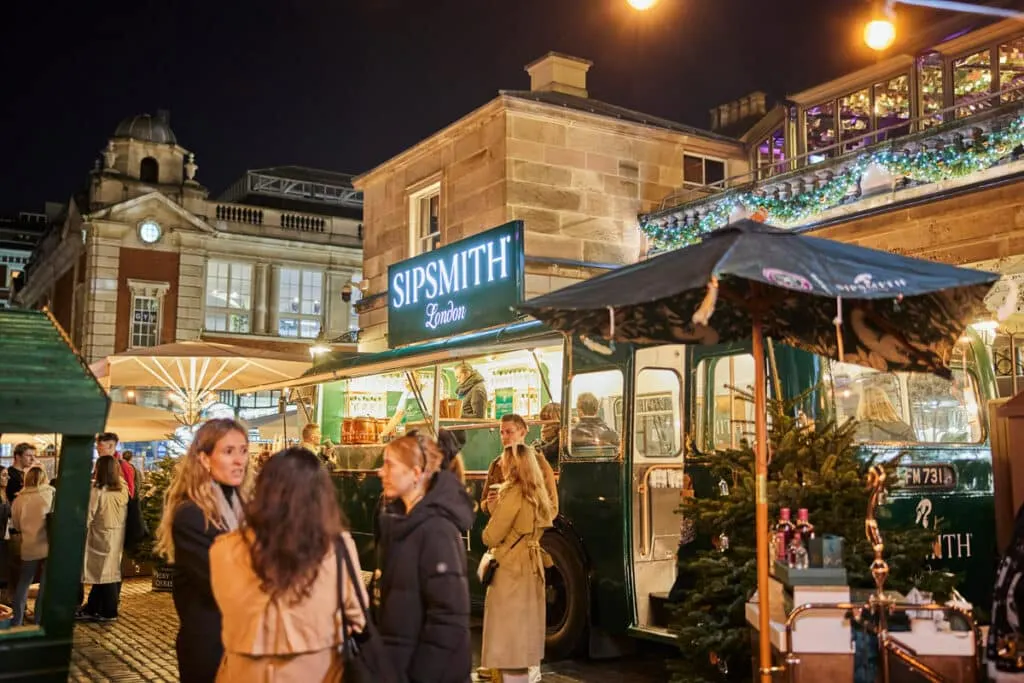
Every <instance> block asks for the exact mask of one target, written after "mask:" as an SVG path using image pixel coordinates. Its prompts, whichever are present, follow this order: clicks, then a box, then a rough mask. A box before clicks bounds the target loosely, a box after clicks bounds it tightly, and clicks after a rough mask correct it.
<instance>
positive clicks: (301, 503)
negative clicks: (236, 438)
mask: <svg viewBox="0 0 1024 683" xmlns="http://www.w3.org/2000/svg"><path fill="white" fill-rule="evenodd" d="M241 528H242V529H243V530H244V531H243V536H242V537H243V538H244V539H245V541H246V544H247V545H248V546H249V557H250V559H251V561H252V568H253V571H255V572H256V576H258V577H259V578H260V588H261V589H262V590H263V592H264V593H267V594H269V595H270V596H271V597H274V598H276V597H279V596H282V595H284V594H286V593H288V594H290V597H291V598H292V602H293V604H294V603H296V602H299V601H301V600H302V599H304V598H307V597H309V594H310V591H311V590H312V588H313V584H314V583H315V582H316V579H317V576H318V575H319V571H320V565H321V564H322V563H323V560H324V557H325V556H326V555H327V554H328V553H329V552H330V550H331V548H332V546H333V544H334V541H335V539H337V538H338V536H339V535H340V534H341V532H342V530H343V529H344V526H343V523H342V518H341V510H340V509H339V508H338V501H337V498H336V496H335V493H334V486H332V485H331V478H330V476H329V475H328V474H327V471H326V470H324V468H323V467H322V466H321V465H320V460H319V459H318V458H317V457H316V456H315V455H313V454H312V453H310V452H309V451H308V450H306V449H305V448H299V447H293V448H289V449H287V450H284V451H282V452H280V453H278V454H277V455H275V456H274V457H273V458H271V459H270V460H268V461H267V463H266V465H265V466H264V467H263V469H262V471H261V472H260V476H259V477H258V478H257V479H256V488H255V490H254V491H253V497H252V500H251V501H250V502H249V503H248V504H247V505H246V509H245V519H244V520H243V521H242V523H241Z"/></svg>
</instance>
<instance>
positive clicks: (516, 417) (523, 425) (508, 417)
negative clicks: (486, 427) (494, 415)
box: [501, 413, 527, 432]
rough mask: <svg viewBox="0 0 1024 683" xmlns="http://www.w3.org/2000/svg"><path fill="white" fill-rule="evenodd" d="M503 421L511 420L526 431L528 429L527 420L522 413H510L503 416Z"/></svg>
mask: <svg viewBox="0 0 1024 683" xmlns="http://www.w3.org/2000/svg"><path fill="white" fill-rule="evenodd" d="M501 421H502V422H511V423H513V424H515V425H516V426H517V427H519V428H520V429H522V430H523V431H524V432H525V431H527V428H526V420H524V419H523V416H522V415H516V414H515V413H509V414H508V415H502V416H501Z"/></svg>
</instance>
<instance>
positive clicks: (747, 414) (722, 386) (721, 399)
mask: <svg viewBox="0 0 1024 683" xmlns="http://www.w3.org/2000/svg"><path fill="white" fill-rule="evenodd" d="M697 373H698V377H699V378H700V379H699V380H698V383H697V390H698V392H700V393H699V396H700V399H699V404H700V407H704V406H705V401H708V400H710V403H708V404H706V405H707V407H708V408H709V409H710V410H709V412H710V418H711V423H710V429H708V427H705V426H704V421H703V419H702V420H701V421H700V423H699V424H700V427H701V429H700V431H698V433H697V439H698V446H699V447H700V448H701V449H702V450H703V451H705V452H708V451H713V450H719V449H725V448H739V447H740V446H741V443H740V442H741V441H742V440H744V439H746V440H748V441H751V442H752V441H753V436H754V403H753V401H752V400H750V398H749V397H748V396H747V394H750V395H752V394H753V392H754V357H753V356H752V355H750V354H749V353H745V354H739V355H734V356H727V357H724V358H713V359H708V360H704V361H701V364H700V366H698V368H697ZM709 375H710V377H708V376H709ZM705 377H708V379H710V383H711V386H710V387H706V386H704V381H703V380H704V378H705ZM702 412H705V411H702ZM708 432H710V433H708Z"/></svg>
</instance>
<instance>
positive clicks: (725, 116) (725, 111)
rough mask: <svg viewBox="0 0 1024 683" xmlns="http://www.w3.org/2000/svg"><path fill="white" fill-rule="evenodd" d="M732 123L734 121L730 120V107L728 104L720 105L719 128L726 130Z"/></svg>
mask: <svg viewBox="0 0 1024 683" xmlns="http://www.w3.org/2000/svg"><path fill="white" fill-rule="evenodd" d="M730 123H732V119H731V118H729V105H728V104H720V105H718V127H719V128H725V127H726V126H728V125H729V124H730Z"/></svg>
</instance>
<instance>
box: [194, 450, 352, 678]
mask: <svg viewBox="0 0 1024 683" xmlns="http://www.w3.org/2000/svg"><path fill="white" fill-rule="evenodd" d="M341 543H344V544H345V545H344V548H345V551H346V552H345V555H347V557H348V561H349V562H350V563H351V565H352V568H353V569H354V570H355V575H356V576H359V575H360V574H359V571H360V569H359V557H358V555H357V554H356V547H355V543H354V542H353V541H352V537H351V536H350V535H349V533H348V532H347V531H345V530H344V527H343V522H342V518H341V512H340V510H339V509H338V502H337V499H336V497H335V493H334V487H333V486H332V485H331V479H330V475H328V473H327V471H326V470H325V469H324V468H323V467H322V466H321V464H320V459H319V458H318V457H317V456H315V455H313V453H311V452H309V451H308V450H306V449H304V448H289V449H288V450H285V451H282V452H281V453H278V454H277V455H275V456H274V457H273V458H271V459H270V460H268V461H267V463H266V464H265V465H264V467H263V469H262V471H261V472H260V476H259V477H258V478H257V480H256V488H255V490H254V491H253V497H252V500H250V501H249V503H248V504H247V506H246V516H245V520H244V521H243V522H242V524H241V527H240V528H239V530H238V531H234V532H231V533H229V534H224V535H222V536H220V537H219V538H218V539H217V540H216V541H214V543H213V547H212V548H211V549H210V575H211V579H212V583H213V595H214V597H215V598H216V599H217V605H218V606H219V607H220V610H221V614H222V615H223V626H222V632H221V634H222V638H223V641H224V650H225V654H224V659H223V661H222V662H221V665H220V670H219V671H218V672H217V680H218V681H264V680H270V679H271V678H273V680H274V681H277V682H278V683H288V682H289V681H295V682H296V683H300V682H301V683H307V682H309V683H312V682H313V681H341V680H342V674H343V662H342V659H341V656H340V654H339V646H340V645H341V638H342V636H341V632H340V629H339V628H338V624H337V623H336V622H335V617H336V614H337V611H338V606H339V605H344V617H345V623H346V625H347V626H348V628H349V631H356V632H358V631H361V630H362V628H363V626H364V624H365V620H364V617H363V612H362V607H361V604H360V600H362V602H363V603H364V604H365V602H366V599H367V598H366V591H365V589H364V588H363V586H362V583H358V584H353V583H352V582H351V581H350V580H349V577H348V575H347V574H348V573H347V572H345V574H343V575H342V582H343V589H342V592H343V594H342V595H341V596H340V599H339V595H338V586H339V582H338V578H339V577H338V557H337V554H336V549H337V548H339V544H341ZM357 591H358V593H357Z"/></svg>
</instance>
